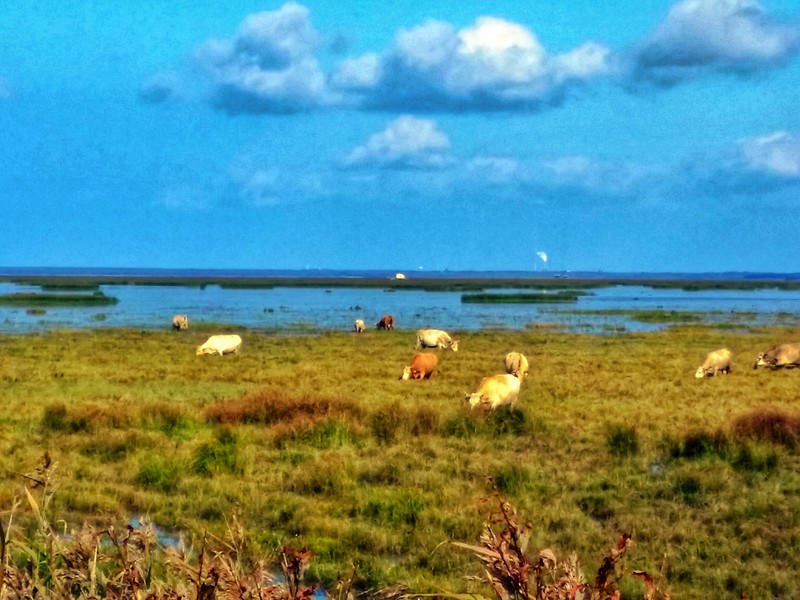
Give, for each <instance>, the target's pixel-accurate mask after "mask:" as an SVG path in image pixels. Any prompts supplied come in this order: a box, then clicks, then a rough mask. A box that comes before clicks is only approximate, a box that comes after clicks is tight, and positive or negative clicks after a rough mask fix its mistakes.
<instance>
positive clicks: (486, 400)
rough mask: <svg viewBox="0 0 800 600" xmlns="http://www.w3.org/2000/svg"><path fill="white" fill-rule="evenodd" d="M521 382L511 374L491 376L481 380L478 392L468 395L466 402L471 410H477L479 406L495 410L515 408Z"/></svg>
mask: <svg viewBox="0 0 800 600" xmlns="http://www.w3.org/2000/svg"><path fill="white" fill-rule="evenodd" d="M519 387H520V380H519V379H518V378H516V377H514V376H513V375H510V374H509V373H501V374H500V375H491V376H489V377H484V378H483V379H481V384H480V385H479V386H478V390H477V391H475V392H473V393H471V394H466V398H465V400H466V401H467V402H469V406H470V408H475V407H476V406H478V405H479V404H480V405H481V407H482V408H488V409H490V410H495V409H496V408H498V407H500V406H504V405H506V404H507V405H509V406H510V407H511V408H514V404H515V403H516V402H517V397H518V396H519Z"/></svg>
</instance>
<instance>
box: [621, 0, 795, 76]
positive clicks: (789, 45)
mask: <svg viewBox="0 0 800 600" xmlns="http://www.w3.org/2000/svg"><path fill="white" fill-rule="evenodd" d="M798 33H799V30H798V27H797V26H796V25H789V24H783V23H779V22H777V21H775V20H774V19H772V18H770V17H769V15H768V14H767V13H766V11H765V10H764V8H763V7H762V6H761V4H760V3H759V2H757V1H756V0H683V1H682V2H679V3H677V4H675V5H674V6H673V7H672V9H671V10H670V11H669V14H668V15H667V17H666V18H665V19H664V21H662V22H661V24H659V25H658V27H656V29H655V30H654V31H653V32H652V33H650V35H649V36H647V37H646V38H645V39H644V40H643V41H642V42H641V43H640V44H639V45H638V46H637V47H636V49H635V50H634V52H633V53H632V54H631V56H630V60H631V64H630V68H631V70H632V74H633V76H634V78H635V79H637V80H640V81H649V82H651V83H655V84H657V85H667V86H668V85H674V84H676V83H679V82H681V81H683V80H686V79H691V78H694V77H697V76H700V75H703V74H706V73H709V72H734V73H743V74H745V73H749V72H754V71H756V70H760V69H763V68H765V67H771V66H775V65H778V64H781V63H783V62H785V61H786V60H787V59H788V58H789V57H791V56H792V55H793V54H795V53H796V51H797V47H798Z"/></svg>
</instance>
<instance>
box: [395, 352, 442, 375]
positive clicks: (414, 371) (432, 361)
mask: <svg viewBox="0 0 800 600" xmlns="http://www.w3.org/2000/svg"><path fill="white" fill-rule="evenodd" d="M438 363H439V359H438V357H437V356H436V355H435V354H431V353H430V352H421V353H419V354H415V355H414V358H412V359H411V362H410V363H409V365H408V366H407V367H405V368H403V375H402V376H401V377H400V379H404V380H405V379H430V377H431V375H433V371H434V370H435V369H436V365H437V364H438Z"/></svg>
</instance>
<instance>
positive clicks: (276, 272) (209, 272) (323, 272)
mask: <svg viewBox="0 0 800 600" xmlns="http://www.w3.org/2000/svg"><path fill="white" fill-rule="evenodd" d="M397 273H403V274H405V275H407V276H409V277H413V276H418V277H430V278H434V279H435V278H443V279H444V278H521V279H525V278H540V277H553V278H573V279H601V280H602V279H614V278H626V279H690V280H701V281H702V280H710V281H713V280H737V281H738V280H742V281H746V280H758V279H774V280H778V281H795V280H800V273H769V272H749V271H724V272H713V273H712V272H709V273H681V272H655V271H652V272H651V271H641V272H630V273H628V272H606V271H550V270H547V269H539V270H533V271H451V270H443V271H429V270H423V269H402V268H398V269H373V270H365V269H169V268H167V269H160V268H159V269H155V268H130V267H0V276H60V277H80V276H92V277H103V276H111V277H159V278H164V277H167V278H169V277H193V278H202V277H209V278H225V277H230V278H248V277H252V278H259V277H287V278H291V277H320V278H328V277H332V278H381V277H393V276H394V275H395V274H397Z"/></svg>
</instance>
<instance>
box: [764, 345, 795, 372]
mask: <svg viewBox="0 0 800 600" xmlns="http://www.w3.org/2000/svg"><path fill="white" fill-rule="evenodd" d="M758 367H769V368H770V369H780V368H781V367H786V368H791V367H800V343H796V342H795V343H790V344H780V345H779V346H775V347H774V348H772V349H771V350H767V351H766V352H761V353H760V354H759V355H758V357H757V358H756V362H755V364H754V365H753V368H754V369H757V368H758Z"/></svg>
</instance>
